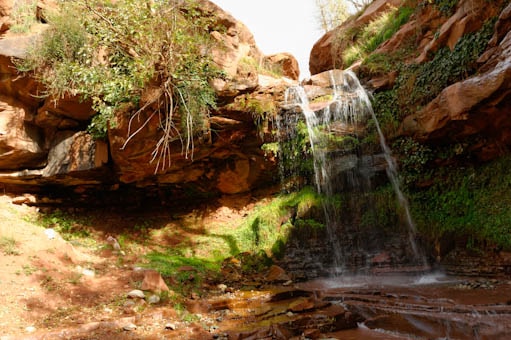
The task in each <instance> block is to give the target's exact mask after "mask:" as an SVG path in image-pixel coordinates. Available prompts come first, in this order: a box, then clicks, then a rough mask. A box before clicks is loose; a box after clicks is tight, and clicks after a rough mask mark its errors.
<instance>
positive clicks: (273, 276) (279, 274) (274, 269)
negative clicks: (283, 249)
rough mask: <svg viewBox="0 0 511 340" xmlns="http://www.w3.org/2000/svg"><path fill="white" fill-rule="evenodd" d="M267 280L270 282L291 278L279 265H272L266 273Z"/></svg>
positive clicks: (284, 280) (285, 280)
mask: <svg viewBox="0 0 511 340" xmlns="http://www.w3.org/2000/svg"><path fill="white" fill-rule="evenodd" d="M265 280H266V281H268V282H274V283H275V282H287V281H290V280H291V278H290V277H289V276H288V275H287V273H286V271H285V270H284V269H282V268H281V267H279V266H276V265H272V266H271V267H270V269H269V271H268V273H267V274H266V277H265Z"/></svg>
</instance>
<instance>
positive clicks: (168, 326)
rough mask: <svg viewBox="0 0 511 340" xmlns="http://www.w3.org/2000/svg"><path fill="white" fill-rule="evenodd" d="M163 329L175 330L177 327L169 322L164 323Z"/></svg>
mask: <svg viewBox="0 0 511 340" xmlns="http://www.w3.org/2000/svg"><path fill="white" fill-rule="evenodd" d="M165 329H168V330H170V331H175V330H176V329H177V327H176V325H175V324H173V323H170V322H169V323H166V324H165Z"/></svg>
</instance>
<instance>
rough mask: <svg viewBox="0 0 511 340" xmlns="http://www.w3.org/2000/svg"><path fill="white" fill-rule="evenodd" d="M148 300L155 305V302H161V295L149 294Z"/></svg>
mask: <svg viewBox="0 0 511 340" xmlns="http://www.w3.org/2000/svg"><path fill="white" fill-rule="evenodd" d="M147 302H148V303H150V304H153V305H154V304H156V303H158V302H160V297H159V296H158V295H154V294H153V295H151V296H149V298H148V299H147Z"/></svg>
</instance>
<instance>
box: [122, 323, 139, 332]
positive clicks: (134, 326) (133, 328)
mask: <svg viewBox="0 0 511 340" xmlns="http://www.w3.org/2000/svg"><path fill="white" fill-rule="evenodd" d="M122 329H123V330H125V331H127V332H131V331H134V330H135V329H137V325H135V324H133V323H129V324H127V325H125V326H123V327H122Z"/></svg>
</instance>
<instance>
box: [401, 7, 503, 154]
mask: <svg viewBox="0 0 511 340" xmlns="http://www.w3.org/2000/svg"><path fill="white" fill-rule="evenodd" d="M481 10H483V9H481ZM510 13H511V5H508V6H507V7H506V9H505V10H504V11H503V12H502V13H501V15H500V17H499V19H498V21H497V23H496V25H495V27H496V31H495V33H494V36H493V38H492V39H491V41H490V44H489V45H490V47H489V49H488V50H487V52H486V53H485V54H483V56H481V58H480V59H479V61H480V62H481V64H482V65H481V67H480V70H481V71H480V73H479V74H477V75H476V76H474V77H471V78H468V79H466V80H463V81H460V82H457V83H455V84H453V85H451V86H449V87H447V88H445V89H444V90H443V91H442V92H441V93H440V94H439V95H438V96H437V97H436V98H435V99H434V100H433V101H431V102H430V103H429V104H428V105H427V106H426V107H424V108H423V109H422V110H420V111H419V112H417V113H416V114H413V115H411V116H408V117H407V118H406V119H405V120H404V122H403V125H402V133H404V134H409V135H412V136H413V137H414V138H416V139H418V140H422V141H430V142H431V141H444V142H445V140H449V139H451V140H452V139H463V138H467V137H469V136H474V135H478V136H479V137H482V138H484V139H485V142H484V145H483V144H481V145H477V146H475V147H474V150H473V151H474V152H475V153H476V154H477V156H478V158H479V159H480V160H490V159H493V158H495V157H497V156H500V155H502V154H503V153H504V152H505V151H506V149H507V148H508V146H509V145H511V120H510V119H509V115H508V113H509V111H510V109H511V96H510V94H511V85H510V84H511V83H510V78H511V34H510V33H509V30H507V31H506V29H505V28H506V27H507V28H509V27H510V25H511V15H510ZM465 18H466V17H465ZM465 21H470V19H467V20H465ZM444 26H446V25H445V24H444V25H443V26H442V27H444ZM450 27H452V25H451V26H450ZM464 27H465V26H464ZM504 31H506V32H504ZM456 32H457V31H456ZM456 34H457V33H456ZM447 41H448V40H447ZM430 45H431V44H428V46H430ZM428 46H427V47H428ZM427 47H426V48H427Z"/></svg>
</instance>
